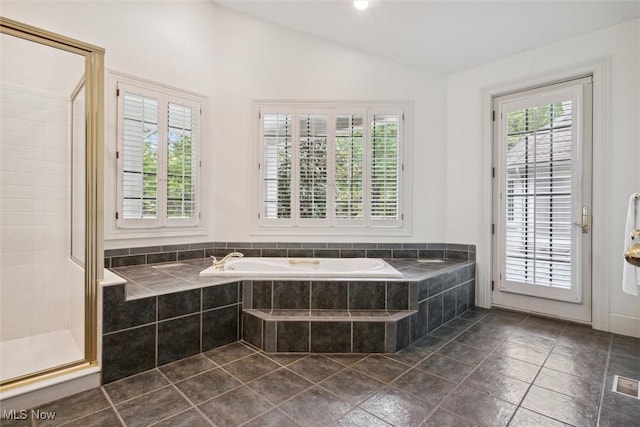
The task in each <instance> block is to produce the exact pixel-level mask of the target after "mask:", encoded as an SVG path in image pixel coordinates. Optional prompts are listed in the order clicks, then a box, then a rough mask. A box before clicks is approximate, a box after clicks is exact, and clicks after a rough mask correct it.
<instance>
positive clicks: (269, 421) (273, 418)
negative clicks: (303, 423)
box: [245, 409, 300, 427]
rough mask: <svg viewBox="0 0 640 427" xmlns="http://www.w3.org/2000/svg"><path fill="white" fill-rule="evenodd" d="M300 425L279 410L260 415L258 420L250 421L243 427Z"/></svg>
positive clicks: (290, 426)
mask: <svg viewBox="0 0 640 427" xmlns="http://www.w3.org/2000/svg"><path fill="white" fill-rule="evenodd" d="M298 426H300V424H298V423H297V422H295V421H294V420H292V419H291V418H290V417H289V416H287V414H285V413H284V412H282V411H281V410H280V409H272V410H271V411H269V412H267V413H265V414H262V415H260V416H259V417H258V418H255V419H253V420H251V421H250V422H249V423H247V424H245V427H298Z"/></svg>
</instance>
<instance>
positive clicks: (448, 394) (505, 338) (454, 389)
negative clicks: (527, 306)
mask: <svg viewBox="0 0 640 427" xmlns="http://www.w3.org/2000/svg"><path fill="white" fill-rule="evenodd" d="M486 316H487V315H484V316H483V317H481V318H480V319H478V320H477V321H476V323H478V322H480V321H481V320H482V319H484V318H486ZM528 317H529V316H528V315H527V316H526V317H525V318H524V319H522V320H521V321H520V323H518V326H519V325H521V324H522V323H523V322H524V321H525V320H526V319H527V318H528ZM512 333H513V331H512V332H510V333H509V335H507V336H505V337H504V338H502V340H501V341H500V342H499V343H498V344H497V345H496V346H495V347H494V348H493V350H491V352H490V353H489V354H487V355H486V356H485V357H484V358H483V359H482V360H481V361H480V362H478V363H477V364H476V366H475V367H474V368H473V369H472V370H471V371H470V372H469V373H468V374H467V375H466V376H465V377H464V378H463V379H462V380H460V382H459V383H458V384H456V386H455V387H453V388H452V389H451V391H450V392H449V393H447V395H446V396H445V397H443V398H442V399H441V400H440V402H438V404H437V405H435V406H434V408H433V409H432V410H431V412H430V413H429V415H428V416H427V418H426V419H429V417H430V416H431V415H433V414H434V413H435V412H436V411H437V410H438V409H439V408H440V407H441V406H442V403H443V402H444V401H445V400H446V399H447V398H448V397H449V396H451V395H452V394H453V392H454V391H456V390H457V389H458V388H459V387H460V386H461V385H462V383H464V382H465V381H466V380H467V378H469V377H470V376H471V375H472V374H473V373H474V372H475V371H476V370H477V369H478V368H479V367H480V365H481V364H483V363H484V362H485V361H486V360H487V359H489V357H490V356H491V355H493V354H494V351H495V349H496V348H497V347H498V346H499V345H501V344H502V343H503V342H504V341H506V340H507V338H508V337H509V336H510V335H511V334H512ZM459 335H461V333H460V334H458V335H456V336H455V337H454V338H457V337H458V336H459ZM449 341H452V340H449ZM445 345H446V344H445ZM443 347H444V346H443ZM440 348H442V347H440ZM434 354H435V352H434ZM429 357H431V356H429ZM443 357H446V356H443ZM454 360H455V359H454ZM418 369H419V368H418ZM425 372H426V371H425ZM525 394H526V393H525ZM498 400H502V399H498ZM507 403H510V402H507ZM512 405H513V404H512ZM443 409H445V410H446V408H443ZM516 410H517V408H516ZM516 410H514V411H513V413H514V414H515V412H516ZM449 412H451V411H449ZM452 413H454V414H455V415H457V416H459V417H461V418H463V419H465V420H467V418H465V417H464V416H462V415H460V414H458V413H456V412H452ZM512 416H513V414H512ZM426 419H425V420H426ZM468 421H471V420H468ZM510 421H511V418H510V419H509V422H510ZM507 425H508V423H507Z"/></svg>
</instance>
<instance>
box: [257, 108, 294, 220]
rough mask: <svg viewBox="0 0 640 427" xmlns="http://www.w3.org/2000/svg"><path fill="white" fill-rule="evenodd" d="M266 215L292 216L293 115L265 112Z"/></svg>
mask: <svg viewBox="0 0 640 427" xmlns="http://www.w3.org/2000/svg"><path fill="white" fill-rule="evenodd" d="M261 117H262V163H261V169H262V217H263V218H264V219H265V220H274V219H275V220H277V219H283V220H284V219H290V218H291V212H292V199H291V196H292V191H291V188H292V171H291V167H292V153H293V147H292V135H293V115H292V114H287V113H266V112H265V113H262V114H261Z"/></svg>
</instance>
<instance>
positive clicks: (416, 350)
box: [384, 345, 432, 366]
mask: <svg viewBox="0 0 640 427" xmlns="http://www.w3.org/2000/svg"><path fill="white" fill-rule="evenodd" d="M431 354H432V352H431V350H429V349H426V348H422V347H418V346H415V345H410V346H408V347H405V348H403V349H402V350H400V351H399V352H397V353H388V354H385V355H384V356H385V357H388V358H389V359H393V360H395V361H397V362H400V363H404V364H405V365H409V366H413V365H415V364H416V363H419V362H421V361H423V360H424V359H426V358H427V357H428V356H430V355H431Z"/></svg>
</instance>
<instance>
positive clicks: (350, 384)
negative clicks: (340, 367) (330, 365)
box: [320, 369, 384, 405]
mask: <svg viewBox="0 0 640 427" xmlns="http://www.w3.org/2000/svg"><path fill="white" fill-rule="evenodd" d="M320 386H322V387H323V388H325V389H327V390H329V391H330V392H331V393H333V394H335V395H336V396H338V397H339V398H341V399H343V400H344V401H346V402H349V403H351V404H354V405H356V404H358V403H360V402H361V401H363V400H364V399H366V398H367V397H369V396H371V395H372V394H373V393H374V392H375V391H376V390H378V389H380V388H381V387H383V386H384V383H383V382H381V381H378V380H376V379H373V378H371V377H370V376H367V375H365V374H363V373H361V372H359V371H356V370H354V369H345V370H344V371H340V372H338V373H337V374H335V375H332V376H330V377H329V378H327V379H326V380H324V381H322V382H321V383H320Z"/></svg>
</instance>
